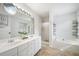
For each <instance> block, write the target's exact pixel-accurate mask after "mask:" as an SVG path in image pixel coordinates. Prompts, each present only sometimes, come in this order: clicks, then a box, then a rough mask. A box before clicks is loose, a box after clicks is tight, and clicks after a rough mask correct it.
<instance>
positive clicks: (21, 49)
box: [0, 37, 41, 56]
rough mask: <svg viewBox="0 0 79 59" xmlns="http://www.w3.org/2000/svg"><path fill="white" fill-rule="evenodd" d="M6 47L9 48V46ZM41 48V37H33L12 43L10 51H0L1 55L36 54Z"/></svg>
mask: <svg viewBox="0 0 79 59" xmlns="http://www.w3.org/2000/svg"><path fill="white" fill-rule="evenodd" d="M5 47H6V48H8V47H7V46H5ZM40 49H41V38H40V37H33V38H30V39H26V40H23V41H22V42H20V43H17V44H13V45H10V47H9V48H8V51H4V52H2V53H0V56H34V55H35V54H36V53H37V52H38V51H39V50H40Z"/></svg>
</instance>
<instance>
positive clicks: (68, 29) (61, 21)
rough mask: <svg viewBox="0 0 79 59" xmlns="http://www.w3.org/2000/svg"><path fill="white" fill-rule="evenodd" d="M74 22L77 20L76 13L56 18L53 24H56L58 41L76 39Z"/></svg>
mask: <svg viewBox="0 0 79 59" xmlns="http://www.w3.org/2000/svg"><path fill="white" fill-rule="evenodd" d="M73 20H76V13H69V14H65V15H60V16H54V20H53V22H54V23H55V24H56V39H58V40H59V39H64V40H72V39H75V37H74V36H73V35H72V26H73V25H72V23H73Z"/></svg>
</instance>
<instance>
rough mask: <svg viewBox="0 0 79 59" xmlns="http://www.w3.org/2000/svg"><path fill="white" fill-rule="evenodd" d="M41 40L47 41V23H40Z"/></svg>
mask: <svg viewBox="0 0 79 59" xmlns="http://www.w3.org/2000/svg"><path fill="white" fill-rule="evenodd" d="M42 40H44V41H49V22H44V23H42Z"/></svg>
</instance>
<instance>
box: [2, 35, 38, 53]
mask: <svg viewBox="0 0 79 59" xmlns="http://www.w3.org/2000/svg"><path fill="white" fill-rule="evenodd" d="M38 37H39V36H33V37H29V38H27V39H25V40H22V39H18V38H14V39H16V40H17V41H16V42H11V43H8V42H0V53H2V52H5V51H8V50H10V49H13V48H15V47H18V46H20V45H22V44H24V43H27V42H29V41H32V40H34V38H38Z"/></svg>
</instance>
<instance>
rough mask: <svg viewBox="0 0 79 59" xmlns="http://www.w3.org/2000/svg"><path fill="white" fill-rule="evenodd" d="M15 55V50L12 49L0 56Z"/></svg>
mask: <svg viewBox="0 0 79 59" xmlns="http://www.w3.org/2000/svg"><path fill="white" fill-rule="evenodd" d="M16 55H17V48H13V49H11V50H8V51H6V52H3V53H0V56H16Z"/></svg>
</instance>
